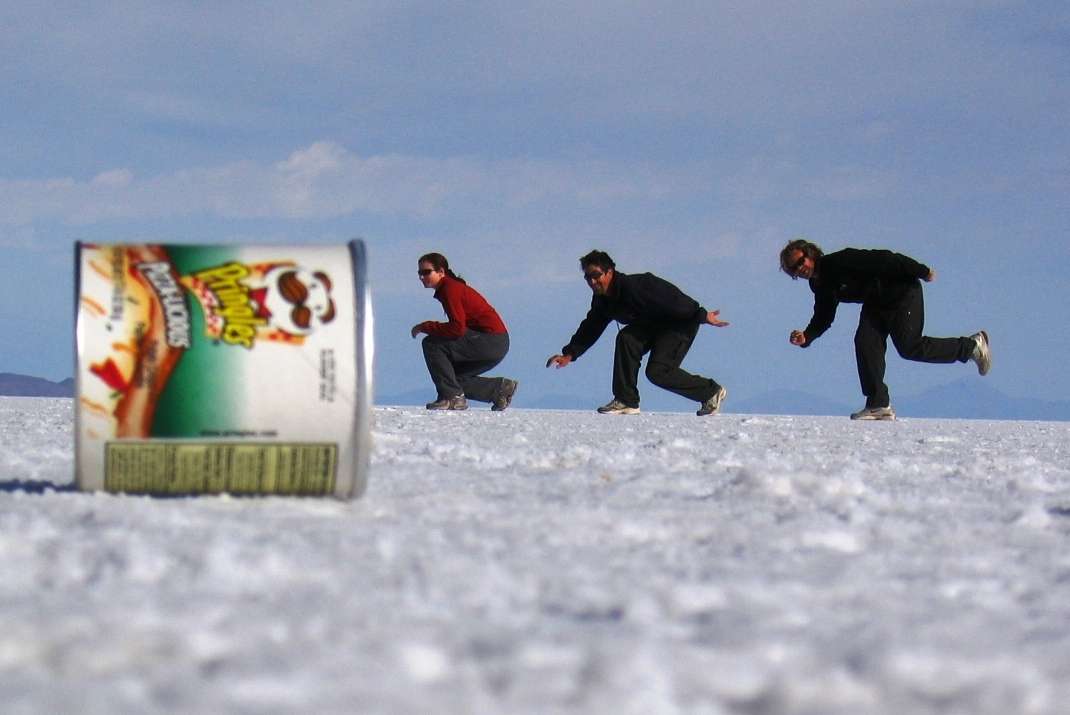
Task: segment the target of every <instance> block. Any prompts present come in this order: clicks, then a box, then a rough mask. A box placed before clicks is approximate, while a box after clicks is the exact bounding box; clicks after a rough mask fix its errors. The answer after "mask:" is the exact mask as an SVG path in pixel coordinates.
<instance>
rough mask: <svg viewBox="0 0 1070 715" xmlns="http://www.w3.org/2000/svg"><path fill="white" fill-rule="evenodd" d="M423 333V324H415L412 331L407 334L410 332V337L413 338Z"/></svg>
mask: <svg viewBox="0 0 1070 715" xmlns="http://www.w3.org/2000/svg"><path fill="white" fill-rule="evenodd" d="M423 331H424V324H423V323H417V324H416V325H414V326H412V330H411V331H409V332H411V333H412V337H414V338H415V337H416V336H417V335H419V334H420V333H422V332H423Z"/></svg>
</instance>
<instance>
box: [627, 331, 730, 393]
mask: <svg viewBox="0 0 1070 715" xmlns="http://www.w3.org/2000/svg"><path fill="white" fill-rule="evenodd" d="M698 329H699V326H698V325H697V324H696V325H694V326H692V327H689V328H681V329H672V328H669V329H666V330H662V331H661V332H660V333H658V335H657V337H656V338H655V340H654V346H653V348H651V350H650V360H649V361H648V362H647V365H646V377H647V379H648V380H650V381H651V382H652V383H654V384H655V385H657V386H658V387H660V388H662V389H663V390H668V391H669V392H674V393H676V394H677V395H680V396H681V397H686V398H687V399H689V400H695V401H696V402H705V401H706V400H708V399H710V398H711V397H713V396H714V395H716V394H717V392H718V391H719V390H720V389H721V386H720V385H718V384H717V382H716V381H714V380H711V379H710V378H708V377H702V376H701V375H693V374H691V373H690V372H687V371H686V370H683V369H681V368H680V363H682V362H683V361H684V357H685V356H686V355H687V351H688V350H690V349H691V343H693V342H694V341H695V335H696V334H697V333H698Z"/></svg>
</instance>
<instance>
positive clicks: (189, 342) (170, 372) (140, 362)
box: [75, 240, 374, 499]
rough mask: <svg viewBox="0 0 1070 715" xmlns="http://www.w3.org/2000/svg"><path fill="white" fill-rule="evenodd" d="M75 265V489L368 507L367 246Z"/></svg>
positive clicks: (99, 251) (193, 253) (165, 248)
mask: <svg viewBox="0 0 1070 715" xmlns="http://www.w3.org/2000/svg"><path fill="white" fill-rule="evenodd" d="M75 253H76V258H75V270H76V275H75V286H76V291H77V294H76V311H75V312H76V315H75V350H76V359H77V369H76V373H75V374H76V378H75V379H76V383H77V388H76V409H75V465H76V466H75V472H76V473H75V480H76V483H77V485H78V487H79V488H80V489H83V490H88V491H98V490H103V491H108V492H122V493H128V494H153V495H161V496H163V495H169V496H173V495H198V494H221V493H228V494H248V495H272V494H274V495H300V496H328V495H330V496H335V497H339V498H342V499H350V498H355V497H358V496H360V495H361V494H362V493H363V492H364V490H365V487H366V485H367V478H368V456H369V452H370V431H371V427H370V420H371V409H372V361H373V356H374V339H373V331H372V327H373V326H372V305H371V296H370V291H369V288H368V281H367V256H366V252H365V248H364V243H363V242H362V241H360V240H354V241H351V242H349V243H348V244H345V245H334V246H323V245H320V246H269V245H185V244H149V243H146V244H99V243H78V244H76V247H75Z"/></svg>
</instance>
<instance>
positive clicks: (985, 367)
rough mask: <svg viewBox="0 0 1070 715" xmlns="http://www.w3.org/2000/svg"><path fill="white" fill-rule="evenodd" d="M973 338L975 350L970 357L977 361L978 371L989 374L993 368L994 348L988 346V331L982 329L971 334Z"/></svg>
mask: <svg viewBox="0 0 1070 715" xmlns="http://www.w3.org/2000/svg"><path fill="white" fill-rule="evenodd" d="M970 337H971V338H973V342H974V347H973V352H972V353H970V359H971V360H973V361H974V362H975V363H977V372H979V373H981V374H982V375H987V374H988V371H989V370H991V369H992V348H990V347H989V346H988V333H986V332H985V331H983V330H982V331H981V332H979V333H974V334H973V335H971V336H970Z"/></svg>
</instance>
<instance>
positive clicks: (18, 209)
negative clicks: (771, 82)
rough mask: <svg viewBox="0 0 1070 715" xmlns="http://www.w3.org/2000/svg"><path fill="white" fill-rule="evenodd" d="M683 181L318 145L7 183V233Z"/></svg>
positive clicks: (579, 198) (663, 188) (476, 203)
mask: <svg viewBox="0 0 1070 715" xmlns="http://www.w3.org/2000/svg"><path fill="white" fill-rule="evenodd" d="M689 186H690V182H689V180H688V179H687V177H686V176H685V175H683V174H677V173H673V172H667V171H661V170H658V169H655V168H649V167H636V166H633V165H627V166H614V165H613V164H610V163H607V162H582V163H565V162H554V161H534V160H511V159H505V160H500V161H489V160H483V159H475V158H469V157H452V158H445V159H439V158H431V157H419V156H404V155H382V156H367V157H365V156H360V155H357V154H355V153H353V152H350V151H348V150H347V149H346V148H344V147H342V146H340V145H338V144H334V143H331V142H317V143H314V144H312V145H310V146H308V147H306V148H304V149H301V150H298V151H295V152H293V153H292V154H291V155H290V156H289V157H288V158H287V159H285V160H283V161H280V162H276V163H274V164H266V163H258V162H252V161H243V162H236V163H232V164H226V165H221V166H216V167H205V168H194V169H183V170H180V171H176V172H173V173H171V174H165V175H161V176H155V177H149V178H145V179H140V178H138V177H136V176H135V175H134V173H133V172H132V171H130V170H129V169H124V168H118V169H111V170H108V171H105V172H102V173H100V174H98V175H97V176H95V177H93V178H92V179H90V180H88V181H79V180H76V179H73V178H58V179H45V180H11V179H7V180H0V192H2V193H3V195H4V196H5V197H6V200H5V202H4V203H3V205H0V223H5V224H13V225H24V224H29V223H32V222H34V221H38V220H60V221H65V222H68V223H94V222H97V221H101V220H110V219H154V218H162V217H169V216H196V215H208V216H215V217H221V218H239V219H243V218H244V219H247V218H275V219H325V218H334V217H338V216H345V215H349V214H354V213H360V212H366V213H370V214H395V215H406V216H417V217H427V216H434V215H438V214H439V213H440V212H444V211H445V210H446V208H447V207H448V206H449V205H451V204H454V203H461V204H463V206H462V208H464V209H467V210H473V209H477V208H479V209H487V210H491V211H501V210H517V209H525V208H528V207H532V206H536V205H538V204H541V203H542V202H549V201H553V202H555V204H565V205H576V206H581V207H582V206H599V205H608V204H612V203H613V202H618V201H642V200H657V199H660V198H664V197H666V196H669V195H672V194H684V193H687V192H688V191H690V190H691V189H690V188H689Z"/></svg>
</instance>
